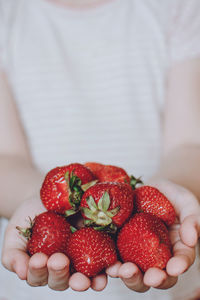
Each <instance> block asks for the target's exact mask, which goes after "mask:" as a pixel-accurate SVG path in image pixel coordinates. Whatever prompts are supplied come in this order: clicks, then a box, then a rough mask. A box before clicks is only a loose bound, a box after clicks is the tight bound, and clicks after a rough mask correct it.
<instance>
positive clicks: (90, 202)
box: [86, 196, 98, 212]
mask: <svg viewBox="0 0 200 300" xmlns="http://www.w3.org/2000/svg"><path fill="white" fill-rule="evenodd" d="M86 202H87V204H88V206H89V208H90V209H91V211H92V212H95V211H97V209H98V207H97V205H96V203H95V201H94V198H93V197H92V196H89V197H87V199H86Z"/></svg>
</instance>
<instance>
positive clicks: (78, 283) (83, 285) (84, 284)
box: [69, 272, 91, 292]
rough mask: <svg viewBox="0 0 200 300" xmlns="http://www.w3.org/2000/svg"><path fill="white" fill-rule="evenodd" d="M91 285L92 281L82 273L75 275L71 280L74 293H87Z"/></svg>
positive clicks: (70, 284)
mask: <svg viewBox="0 0 200 300" xmlns="http://www.w3.org/2000/svg"><path fill="white" fill-rule="evenodd" d="M90 285H91V281H90V279H89V278H88V277H87V276H85V275H84V274H82V273H80V272H77V273H74V274H73V275H72V276H71V277H70V279H69V286H70V287H71V289H72V290H74V291H78V292H82V291H86V290H87V289H89V287H90Z"/></svg>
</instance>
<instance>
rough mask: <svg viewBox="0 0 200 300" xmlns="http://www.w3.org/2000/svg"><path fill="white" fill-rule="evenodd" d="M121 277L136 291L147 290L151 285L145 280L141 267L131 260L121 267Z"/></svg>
mask: <svg viewBox="0 0 200 300" xmlns="http://www.w3.org/2000/svg"><path fill="white" fill-rule="evenodd" d="M119 277H120V278H121V279H122V280H123V282H124V283H125V285H126V286H127V287H128V288H129V289H131V290H134V291H136V292H140V293H143V292H146V291H147V290H148V289H149V287H148V286H146V285H145V284H144V282H143V274H142V272H141V271H140V270H139V268H138V267H137V266H136V265H135V264H133V263H130V262H127V263H124V264H122V265H121V267H120V268H119Z"/></svg>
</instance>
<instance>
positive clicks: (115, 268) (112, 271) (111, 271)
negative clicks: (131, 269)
mask: <svg viewBox="0 0 200 300" xmlns="http://www.w3.org/2000/svg"><path fill="white" fill-rule="evenodd" d="M121 265H122V263H121V262H120V261H117V262H116V263H115V264H114V265H112V266H110V267H108V268H107V269H106V274H107V275H109V276H110V277H113V278H116V277H118V274H119V268H120V267H121Z"/></svg>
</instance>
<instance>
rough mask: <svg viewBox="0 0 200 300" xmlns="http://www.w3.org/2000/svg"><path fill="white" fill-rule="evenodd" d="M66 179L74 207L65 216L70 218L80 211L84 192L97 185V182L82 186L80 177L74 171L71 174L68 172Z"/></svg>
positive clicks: (70, 199)
mask: <svg viewBox="0 0 200 300" xmlns="http://www.w3.org/2000/svg"><path fill="white" fill-rule="evenodd" d="M64 177H65V180H66V182H67V186H68V192H69V202H70V204H71V206H72V209H69V210H67V211H66V212H65V216H66V217H68V216H71V215H73V214H75V213H76V212H77V211H78V209H79V205H80V202H81V198H82V196H83V194H84V192H85V191H86V190H87V189H88V188H89V187H91V186H93V185H95V184H96V183H97V180H93V181H91V182H88V183H86V184H84V185H82V184H81V179H80V178H79V177H78V176H76V175H74V172H73V171H72V172H71V173H70V174H69V171H67V172H66V173H65V175H64Z"/></svg>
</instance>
